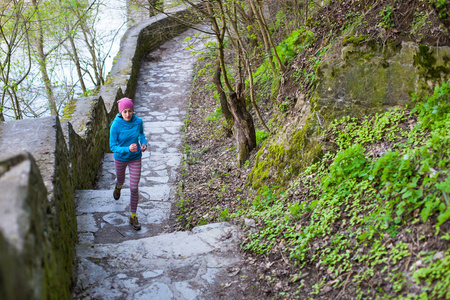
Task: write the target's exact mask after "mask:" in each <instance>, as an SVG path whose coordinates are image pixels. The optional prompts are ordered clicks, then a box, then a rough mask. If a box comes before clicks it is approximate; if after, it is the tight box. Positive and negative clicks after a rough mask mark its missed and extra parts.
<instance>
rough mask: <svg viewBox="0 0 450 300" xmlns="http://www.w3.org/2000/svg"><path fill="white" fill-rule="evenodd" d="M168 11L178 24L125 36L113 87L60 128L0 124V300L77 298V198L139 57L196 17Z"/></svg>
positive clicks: (70, 114)
mask: <svg viewBox="0 0 450 300" xmlns="http://www.w3.org/2000/svg"><path fill="white" fill-rule="evenodd" d="M168 13H169V14H171V15H174V16H176V17H177V20H175V19H169V18H168V17H167V16H166V15H159V16H156V17H153V18H152V19H150V20H149V21H148V22H146V23H141V24H138V25H135V26H133V27H132V28H130V29H129V30H128V31H127V33H126V34H125V36H124V37H123V38H122V42H121V48H120V51H119V54H118V55H117V58H116V62H115V63H114V64H113V68H112V71H111V72H110V74H109V77H108V79H107V84H106V85H104V86H102V87H101V88H100V90H99V93H98V95H95V96H93V97H86V98H80V99H75V100H73V101H71V103H70V104H69V105H67V106H66V108H65V110H64V113H63V116H62V117H61V120H62V121H61V122H60V121H59V119H58V118H57V117H48V118H40V119H30V120H19V121H10V122H0V150H1V154H0V191H1V192H0V299H2V300H10V299H11V300H12V299H14V300H16V299H27V300H28V299H71V298H72V295H71V288H72V285H73V282H75V281H74V280H75V274H76V253H75V244H76V241H77V224H76V213H75V197H74V194H75V193H74V192H75V190H76V189H88V188H92V186H93V184H94V182H95V178H96V175H97V171H98V167H99V165H100V162H101V159H102V158H103V155H104V153H105V152H107V151H109V149H108V148H109V147H108V145H109V124H110V122H111V121H112V120H113V118H114V116H115V115H116V114H117V100H118V99H120V98H122V97H123V96H128V97H133V96H134V93H135V89H136V81H137V75H138V71H139V64H140V61H141V59H142V58H143V57H144V56H145V55H146V54H147V53H148V52H149V51H151V50H153V49H155V48H157V47H159V46H160V45H161V44H162V43H164V42H165V41H167V40H168V39H170V38H171V37H172V36H174V35H177V34H179V33H180V32H181V31H183V30H185V29H187V26H186V24H187V23H188V22H186V21H192V20H193V19H194V18H195V15H193V14H191V13H190V11H189V10H187V9H186V8H185V7H178V8H174V9H173V10H171V11H169V12H168ZM183 20H184V21H183ZM18 153H19V154H18Z"/></svg>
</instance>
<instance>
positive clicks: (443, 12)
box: [429, 0, 448, 19]
mask: <svg viewBox="0 0 450 300" xmlns="http://www.w3.org/2000/svg"><path fill="white" fill-rule="evenodd" d="M429 1H430V3H431V4H433V5H434V6H435V7H436V9H437V10H438V13H439V18H441V19H446V18H447V16H448V10H447V6H448V1H447V0H429Z"/></svg>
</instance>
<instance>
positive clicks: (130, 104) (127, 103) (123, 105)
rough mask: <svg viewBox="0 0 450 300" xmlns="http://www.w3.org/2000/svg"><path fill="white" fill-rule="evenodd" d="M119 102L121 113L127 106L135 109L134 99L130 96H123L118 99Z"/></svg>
mask: <svg viewBox="0 0 450 300" xmlns="http://www.w3.org/2000/svg"><path fill="white" fill-rule="evenodd" d="M117 104H119V113H121V112H122V110H124V109H127V108H131V109H132V110H134V105H133V100H131V99H130V98H122V99H120V100H119V101H117Z"/></svg>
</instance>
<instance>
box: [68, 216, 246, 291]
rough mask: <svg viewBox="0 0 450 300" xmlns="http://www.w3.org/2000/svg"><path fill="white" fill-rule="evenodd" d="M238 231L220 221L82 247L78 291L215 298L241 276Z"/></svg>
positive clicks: (79, 249)
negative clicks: (225, 286)
mask: <svg viewBox="0 0 450 300" xmlns="http://www.w3.org/2000/svg"><path fill="white" fill-rule="evenodd" d="M237 232H238V230H237V229H236V228H235V226H233V225H230V224H228V223H216V224H210V225H205V226H199V227H196V228H194V229H193V230H192V231H184V232H173V233H169V234H161V235H158V236H153V237H147V238H141V239H133V240H128V241H124V242H121V243H105V244H80V245H79V246H78V248H77V253H78V257H79V259H80V263H79V267H78V276H79V279H78V280H79V281H78V283H79V284H78V288H81V289H82V290H89V297H90V298H92V299H212V298H214V297H215V296H217V295H215V296H214V297H213V296H212V295H209V296H208V294H209V293H210V292H212V291H214V290H215V289H214V287H215V288H217V287H220V285H226V284H229V282H230V281H231V276H234V275H236V273H237V272H239V269H238V268H237V267H236V266H237V265H238V264H239V262H240V259H241V258H240V256H239V254H238V253H239V251H237V249H236V248H235V247H236V245H237V243H238V240H239V236H238V234H237ZM216 290H217V289H216Z"/></svg>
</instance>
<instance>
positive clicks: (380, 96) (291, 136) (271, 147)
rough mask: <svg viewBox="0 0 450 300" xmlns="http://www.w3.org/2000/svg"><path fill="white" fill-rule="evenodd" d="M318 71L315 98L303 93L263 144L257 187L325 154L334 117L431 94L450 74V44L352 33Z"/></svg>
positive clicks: (254, 178)
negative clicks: (376, 40)
mask: <svg viewBox="0 0 450 300" xmlns="http://www.w3.org/2000/svg"><path fill="white" fill-rule="evenodd" d="M317 74H318V75H319V84H318V87H317V90H316V91H315V93H314V94H313V95H312V96H311V97H310V99H309V101H307V103H304V101H302V100H301V99H300V98H302V97H303V96H300V97H299V99H297V103H298V104H299V105H297V106H299V107H296V109H295V110H296V111H301V113H300V115H299V116H297V117H296V118H295V119H294V120H292V121H291V122H290V124H289V125H287V126H284V125H280V127H279V128H278V129H277V132H276V134H275V135H274V136H273V137H271V139H270V140H269V141H267V142H266V143H265V145H264V147H262V148H261V149H260V150H259V152H258V154H257V156H256V162H255V166H254V168H253V169H252V171H251V173H250V175H249V183H250V184H251V185H252V186H253V188H256V189H257V188H260V187H261V186H263V185H269V184H272V185H273V184H277V185H283V184H285V183H287V182H288V181H289V180H290V179H291V178H292V176H296V175H297V174H298V173H299V171H301V170H302V169H304V168H305V167H306V166H308V165H310V164H311V163H312V162H314V161H315V160H316V158H318V157H320V156H321V155H322V153H323V150H322V145H321V143H320V140H321V133H322V132H323V131H324V130H325V129H326V127H327V125H328V124H329V123H330V122H331V121H332V120H333V119H336V118H340V117H342V116H346V115H350V116H363V115H368V114H373V113H376V112H381V111H386V110H388V109H391V108H395V107H405V106H407V105H412V103H411V95H412V94H413V93H414V94H418V95H421V94H428V93H429V92H430V91H432V90H433V89H434V87H435V86H437V85H439V84H440V83H442V82H443V81H445V80H448V79H449V78H450V48H449V47H439V48H429V47H426V46H420V45H417V44H415V43H402V44H401V45H376V44H373V43H371V42H364V38H358V37H355V38H353V39H349V38H347V39H345V40H344V41H343V42H342V43H338V44H336V45H334V47H332V48H331V49H330V50H329V51H328V53H327V54H326V55H325V56H324V58H323V63H322V64H321V66H320V68H319V69H318V71H317Z"/></svg>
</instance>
